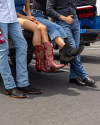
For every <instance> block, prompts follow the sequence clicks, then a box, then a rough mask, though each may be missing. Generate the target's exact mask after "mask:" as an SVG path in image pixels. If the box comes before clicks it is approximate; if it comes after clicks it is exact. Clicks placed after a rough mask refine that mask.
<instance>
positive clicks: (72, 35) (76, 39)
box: [56, 18, 88, 80]
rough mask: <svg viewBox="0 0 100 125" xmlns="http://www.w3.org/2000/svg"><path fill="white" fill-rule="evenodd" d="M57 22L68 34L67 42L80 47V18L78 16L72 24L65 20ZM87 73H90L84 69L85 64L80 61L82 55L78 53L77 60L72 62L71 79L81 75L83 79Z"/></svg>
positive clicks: (74, 46)
mask: <svg viewBox="0 0 100 125" xmlns="http://www.w3.org/2000/svg"><path fill="white" fill-rule="evenodd" d="M56 23H57V24H59V25H60V26H62V27H63V29H64V30H65V32H66V34H67V36H68V39H66V40H65V42H67V43H68V44H69V45H71V46H72V47H73V48H79V43H80V23H79V20H78V18H76V19H75V20H74V22H73V24H71V25H69V24H67V23H65V22H63V21H56ZM87 75H88V74H87V73H86V71H85V70H84V69H83V65H82V63H81V62H80V55H78V56H77V58H76V60H75V61H74V62H73V63H72V64H70V79H71V78H76V77H77V76H79V77H80V78H81V79H82V80H83V79H84V78H85V77H86V76H87Z"/></svg>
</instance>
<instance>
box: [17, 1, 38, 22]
mask: <svg viewBox="0 0 100 125" xmlns="http://www.w3.org/2000/svg"><path fill="white" fill-rule="evenodd" d="M25 13H26V15H27V16H25V15H22V14H20V13H18V12H16V14H17V17H19V18H24V19H28V20H31V21H33V22H34V23H36V22H37V20H36V18H35V17H34V16H32V15H31V11H30V0H26V5H25Z"/></svg>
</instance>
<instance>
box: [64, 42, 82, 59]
mask: <svg viewBox="0 0 100 125" xmlns="http://www.w3.org/2000/svg"><path fill="white" fill-rule="evenodd" d="M83 49H84V45H82V46H81V47H79V48H72V47H71V46H70V45H69V44H68V43H66V44H65V45H64V47H63V48H62V51H63V53H64V54H66V56H68V57H71V56H77V55H79V54H80V53H81V52H82V51H83Z"/></svg>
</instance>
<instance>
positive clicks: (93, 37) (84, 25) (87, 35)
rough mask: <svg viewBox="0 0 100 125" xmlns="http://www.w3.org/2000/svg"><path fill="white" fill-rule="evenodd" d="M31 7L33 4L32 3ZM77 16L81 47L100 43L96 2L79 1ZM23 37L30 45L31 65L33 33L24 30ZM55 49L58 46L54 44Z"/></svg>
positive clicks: (12, 51) (11, 47)
mask: <svg viewBox="0 0 100 125" xmlns="http://www.w3.org/2000/svg"><path fill="white" fill-rule="evenodd" d="M30 6H31V3H30ZM77 15H78V18H79V21H80V27H81V29H80V35H81V37H80V45H88V46H89V45H90V43H94V42H98V41H100V16H98V15H97V7H96V0H84V1H82V0H78V5H77ZM22 32H23V35H24V37H25V39H26V41H27V43H28V50H27V64H28V65H29V64H30V62H31V60H32V58H33V53H34V49H33V46H32V33H31V32H29V31H26V30H23V29H22ZM50 42H52V43H53V46H54V49H57V45H56V44H55V43H54V42H53V41H50ZM8 56H9V57H10V59H11V61H12V63H13V64H16V61H15V60H16V57H15V47H14V45H13V42H12V40H11V39H10V38H9V55H8Z"/></svg>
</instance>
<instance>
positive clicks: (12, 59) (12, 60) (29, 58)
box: [10, 54, 33, 65]
mask: <svg viewBox="0 0 100 125" xmlns="http://www.w3.org/2000/svg"><path fill="white" fill-rule="evenodd" d="M32 58H33V55H32V54H29V55H27V65H29V64H30V63H31V61H32ZM10 60H11V62H12V63H13V64H14V65H16V58H15V57H10Z"/></svg>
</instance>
